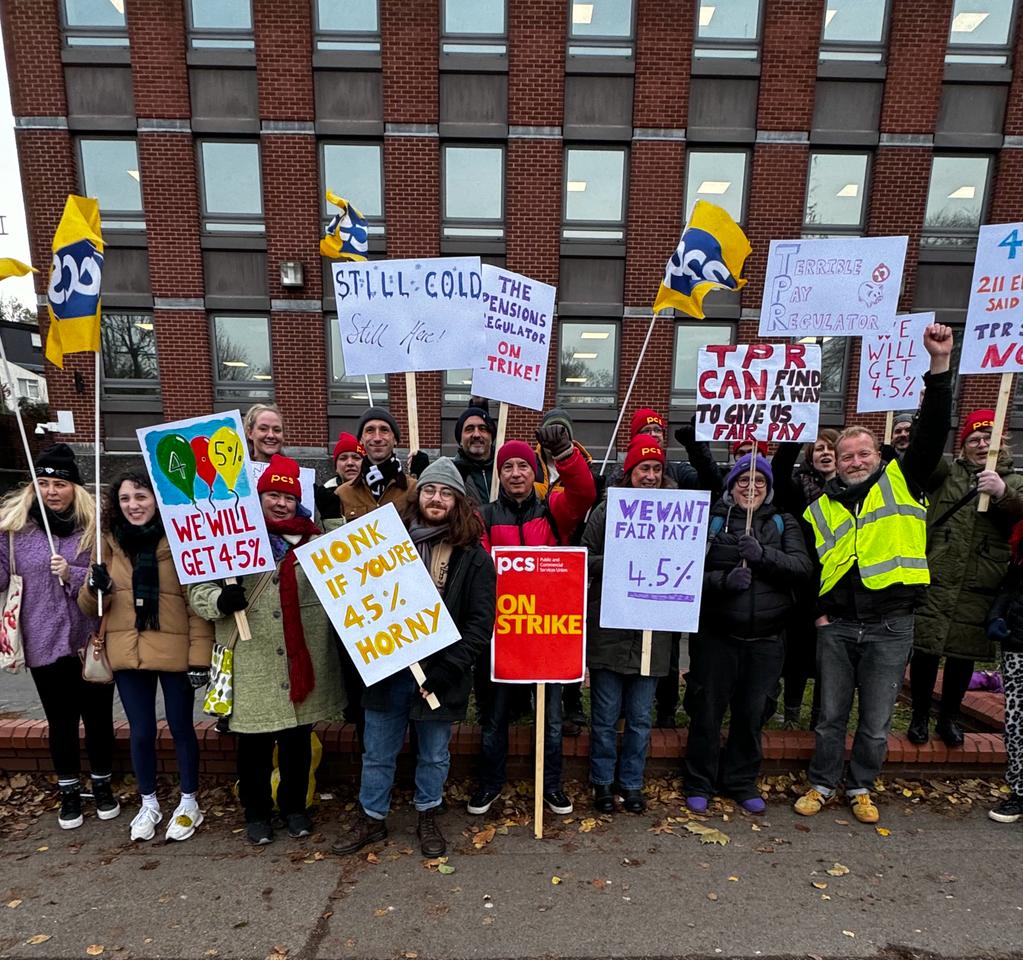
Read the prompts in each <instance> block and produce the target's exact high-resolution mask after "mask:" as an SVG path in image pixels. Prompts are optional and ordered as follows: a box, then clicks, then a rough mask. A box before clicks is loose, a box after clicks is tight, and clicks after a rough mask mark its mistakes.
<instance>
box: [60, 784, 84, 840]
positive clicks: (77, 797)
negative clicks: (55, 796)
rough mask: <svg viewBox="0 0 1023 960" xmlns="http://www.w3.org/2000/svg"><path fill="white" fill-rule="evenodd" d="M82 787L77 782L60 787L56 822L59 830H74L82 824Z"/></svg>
mask: <svg viewBox="0 0 1023 960" xmlns="http://www.w3.org/2000/svg"><path fill="white" fill-rule="evenodd" d="M83 819H84V818H83V817H82V788H81V786H80V785H79V784H77V783H75V784H69V785H68V786H66V787H61V788H60V813H58V814H57V823H59V824H60V828H61V830H74V829H76V828H77V827H80V826H81V825H82V821H83Z"/></svg>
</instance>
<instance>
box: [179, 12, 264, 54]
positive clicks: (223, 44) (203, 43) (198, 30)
mask: <svg viewBox="0 0 1023 960" xmlns="http://www.w3.org/2000/svg"><path fill="white" fill-rule="evenodd" d="M188 10H189V15H190V16H189V25H188V28H189V29H188V34H189V43H190V44H191V45H192V48H193V49H195V50H204V49H208V48H211V47H214V48H218V49H221V50H254V49H255V47H256V41H255V40H254V39H253V35H252V4H251V2H250V0H189V3H188Z"/></svg>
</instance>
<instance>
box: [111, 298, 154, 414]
mask: <svg viewBox="0 0 1023 960" xmlns="http://www.w3.org/2000/svg"><path fill="white" fill-rule="evenodd" d="M100 335H101V339H102V344H103V393H104V395H105V396H107V397H109V398H118V397H132V396H139V395H145V396H156V395H158V394H159V392H160V385H159V378H160V371H159V368H158V366H157V362H156V334H155V333H154V331H153V318H152V316H151V315H150V314H148V313H104V314H103V323H102V324H101V325H100Z"/></svg>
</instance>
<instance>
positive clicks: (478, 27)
mask: <svg viewBox="0 0 1023 960" xmlns="http://www.w3.org/2000/svg"><path fill="white" fill-rule="evenodd" d="M506 31H507V28H506V26H505V2H504V0H443V2H442V4H441V32H442V33H443V35H444V42H443V44H442V49H443V51H444V52H445V53H494V54H501V53H505V52H506V50H507V47H506V45H505V44H504V43H503V42H497V43H495V42H494V41H495V40H498V41H500V40H503V38H504V37H505V35H506Z"/></svg>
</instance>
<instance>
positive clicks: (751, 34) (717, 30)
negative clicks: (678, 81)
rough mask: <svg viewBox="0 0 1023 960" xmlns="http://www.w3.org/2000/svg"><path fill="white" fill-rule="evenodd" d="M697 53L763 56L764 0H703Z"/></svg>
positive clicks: (741, 57) (733, 57) (749, 57)
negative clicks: (761, 42) (762, 14)
mask: <svg viewBox="0 0 1023 960" xmlns="http://www.w3.org/2000/svg"><path fill="white" fill-rule="evenodd" d="M693 53H694V54H695V56H696V57H703V58H708V59H714V58H717V59H730V60H756V59H757V58H758V57H759V56H760V0H700V3H699V6H698V8H697V12H696V46H695V48H694V50H693Z"/></svg>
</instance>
